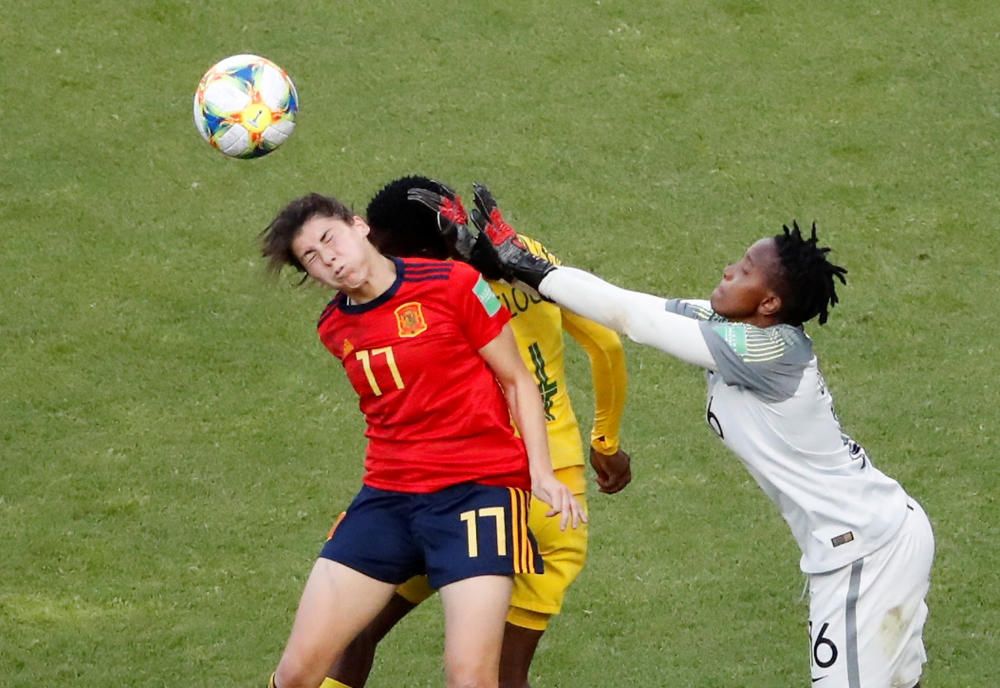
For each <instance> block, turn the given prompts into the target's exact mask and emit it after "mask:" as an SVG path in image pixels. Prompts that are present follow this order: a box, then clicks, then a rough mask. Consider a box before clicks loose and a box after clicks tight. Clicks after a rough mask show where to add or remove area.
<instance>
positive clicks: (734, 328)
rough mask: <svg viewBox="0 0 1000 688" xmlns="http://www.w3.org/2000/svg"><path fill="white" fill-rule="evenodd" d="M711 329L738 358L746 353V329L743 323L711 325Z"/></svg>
mask: <svg viewBox="0 0 1000 688" xmlns="http://www.w3.org/2000/svg"><path fill="white" fill-rule="evenodd" d="M712 329H713V330H715V332H716V333H717V334H718V335H719V336H720V337H722V338H723V339H724V340H725V342H726V344H728V345H729V348H730V349H732V350H733V351H735V352H736V353H737V354H739V355H740V356H743V355H745V354H746V353H747V328H746V325H744V324H743V323H738V324H730V323H725V324H720V325H712Z"/></svg>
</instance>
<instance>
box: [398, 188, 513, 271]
mask: <svg viewBox="0 0 1000 688" xmlns="http://www.w3.org/2000/svg"><path fill="white" fill-rule="evenodd" d="M437 183H438V184H439V185H440V186H441V187H442V188H443V189H445V193H444V194H439V193H436V192H434V191H431V190H430V189H410V190H409V191H408V192H407V194H406V197H407V198H408V199H409V200H411V201H416V202H417V203H420V204H422V205H424V206H427V207H428V208H430V209H431V210H433V211H434V212H435V213H437V218H438V230H440V232H441V234H443V235H444V238H445V240H446V241H447V242H448V245H449V246H451V247H452V249H453V251H454V253H455V254H456V257H457V258H460V259H461V260H463V261H465V262H466V263H469V264H470V265H471V266H472V267H474V268H476V269H477V270H479V272H481V273H483V275H485V276H486V278H487V279H492V280H498V279H503V271H502V269H501V267H500V259H499V257H498V256H497V252H496V249H495V248H493V244H492V243H490V240H489V239H488V238H487V237H486V236H484V235H482V234H480V233H478V232H473V231H472V230H471V229H470V228H469V225H468V221H469V216H468V214H467V213H466V212H465V206H463V205H462V199H461V198H460V197H459V196H458V194H456V193H455V192H454V191H452V190H451V189H450V188H449V187H448V186H447V185H445V184H442V183H441V182H437Z"/></svg>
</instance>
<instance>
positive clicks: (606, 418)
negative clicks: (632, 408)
mask: <svg viewBox="0 0 1000 688" xmlns="http://www.w3.org/2000/svg"><path fill="white" fill-rule="evenodd" d="M562 313H563V329H565V330H566V332H568V333H569V335H570V336H571V337H573V339H575V340H576V341H577V342H578V343H579V344H580V346H582V347H583V349H584V351H586V352H587V356H588V357H589V358H590V376H591V378H592V380H593V385H594V427H593V428H592V429H591V431H590V446H592V447H593V448H594V449H596V450H597V451H599V452H601V453H602V454H614V453H615V452H616V451H618V445H619V443H620V441H621V425H622V414H623V413H624V412H625V391H626V387H627V385H628V373H627V371H626V367H625V349H624V348H623V347H622V342H621V339H619V338H618V335H617V334H615V333H614V332H613V331H611V330H609V329H608V328H606V327H604V326H603V325H598V324H597V323H595V322H593V321H591V320H587V319H586V318H582V317H580V316H579V315H576V314H575V313H571V312H570V311H567V310H565V309H564V310H563V312H562Z"/></svg>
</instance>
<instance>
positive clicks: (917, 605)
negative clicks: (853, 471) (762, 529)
mask: <svg viewBox="0 0 1000 688" xmlns="http://www.w3.org/2000/svg"><path fill="white" fill-rule="evenodd" d="M907 509H908V510H909V511H908V512H907V517H906V519H905V520H904V521H903V525H902V526H901V527H900V529H899V533H897V534H896V535H895V536H894V537H893V539H892V540H890V541H889V542H888V543H887V544H886V545H884V546H883V547H881V548H880V549H878V550H876V551H875V552H872V553H871V554H869V555H868V556H866V557H862V558H861V559H858V560H857V561H855V562H854V563H852V564H850V565H848V566H845V567H843V568H840V569H837V570H836V571H831V572H829V573H821V574H813V575H811V576H809V666H810V669H811V673H812V685H813V686H814V688H912V686H913V685H914V684H916V683H917V681H919V680H920V672H921V670H922V668H923V664H924V662H925V661H927V654H926V653H925V652H924V643H923V639H922V634H923V629H924V621H925V620H926V619H927V605H926V603H925V602H924V598H925V597H926V596H927V589H928V587H929V586H930V573H931V562H932V561H933V559H934V534H933V533H932V532H931V524H930V521H928V520H927V515H926V514H925V513H924V510H923V509H921V508H920V505H919V504H917V503H916V502H915V501H914V500H912V499H910V500H909V504H908V506H907Z"/></svg>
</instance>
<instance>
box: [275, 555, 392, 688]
mask: <svg viewBox="0 0 1000 688" xmlns="http://www.w3.org/2000/svg"><path fill="white" fill-rule="evenodd" d="M394 590H395V585H393V584H391V583H386V582H383V581H379V580H376V579H374V578H371V577H369V576H366V575H364V574H362V573H360V572H358V571H355V570H354V569H351V568H348V567H347V566H344V565H343V564H340V563H338V562H335V561H331V560H329V559H323V558H319V559H317V560H316V563H315V564H314V565H313V569H312V572H311V573H310V574H309V578H308V580H307V581H306V585H305V589H304V590H303V592H302V598H301V600H300V601H299V608H298V611H297V612H296V614H295V621H294V623H293V624H292V632H291V635H290V636H289V639H288V644H287V645H286V647H285V652H284V654H283V655H282V658H281V664H280V665H279V667H278V679H279V684H280V683H281V678H282V677H283V674H284V675H288V674H293V675H296V676H298V675H300V674H301V673H302V672H307V673H308V672H316V673H318V674H319V678H320V679H322V674H323V673H324V671H325V669H326V667H328V666H329V665H330V662H331V661H333V659H334V658H335V657H336V655H337V654H338V653H339V652H340V651H341V650H343V648H345V647H346V646H347V644H348V643H350V641H351V640H352V639H353V638H354V636H355V635H357V634H358V633H359V632H360V631H361V630H362V629H363V628H364V627H365V625H367V624H368V622H369V621H371V619H373V618H374V617H375V615H376V614H377V613H378V612H379V611H380V610H381V609H382V608H383V607H384V606H385V604H386V603H387V602H388V601H389V599H390V597H391V596H392V594H393V591H394ZM289 682H292V681H289Z"/></svg>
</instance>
